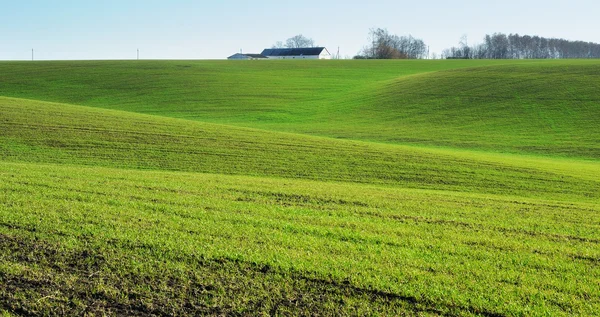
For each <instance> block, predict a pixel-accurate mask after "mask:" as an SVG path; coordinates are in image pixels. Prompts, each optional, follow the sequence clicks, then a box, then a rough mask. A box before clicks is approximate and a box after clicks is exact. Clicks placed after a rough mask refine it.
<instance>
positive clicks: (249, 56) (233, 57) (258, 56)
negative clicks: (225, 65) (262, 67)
mask: <svg viewBox="0 0 600 317" xmlns="http://www.w3.org/2000/svg"><path fill="white" fill-rule="evenodd" d="M267 58H268V57H266V56H264V55H262V54H242V53H237V54H234V55H231V56H229V57H227V59H230V60H260V59H267Z"/></svg>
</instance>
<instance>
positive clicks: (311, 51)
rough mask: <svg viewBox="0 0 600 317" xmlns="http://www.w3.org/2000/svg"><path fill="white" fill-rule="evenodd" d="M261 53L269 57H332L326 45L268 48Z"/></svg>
mask: <svg viewBox="0 0 600 317" xmlns="http://www.w3.org/2000/svg"><path fill="white" fill-rule="evenodd" d="M261 55H264V56H266V57H267V58H269V59H331V54H330V53H329V51H328V50H327V49H326V48H324V47H305V48H267V49H265V50H264V51H262V53H261Z"/></svg>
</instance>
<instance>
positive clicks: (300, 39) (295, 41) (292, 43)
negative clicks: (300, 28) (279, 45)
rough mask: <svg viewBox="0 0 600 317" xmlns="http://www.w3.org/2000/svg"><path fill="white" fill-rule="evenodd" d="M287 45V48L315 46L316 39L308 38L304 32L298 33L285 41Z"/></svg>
mask: <svg viewBox="0 0 600 317" xmlns="http://www.w3.org/2000/svg"><path fill="white" fill-rule="evenodd" d="M285 46H286V47H287V48H302V47H314V46H315V41H313V39H311V38H308V37H306V36H304V35H302V34H298V35H296V36H294V37H290V38H289V39H287V40H286V41H285Z"/></svg>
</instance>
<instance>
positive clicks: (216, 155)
mask: <svg viewBox="0 0 600 317" xmlns="http://www.w3.org/2000/svg"><path fill="white" fill-rule="evenodd" d="M598 70H600V63H598V62H596V61H400V62H393V61H330V62H324V63H321V62H316V63H315V62H312V63H307V62H292V63H290V62H274V63H271V62H266V63H265V62H257V63H255V62H249V63H245V62H241V63H240V62H218V61H110V62H108V61H107V62H92V61H90V62H35V63H16V62H2V63H0V74H2V75H1V76H0V250H1V251H0V313H1V312H2V310H5V311H6V313H7V314H11V315H12V314H15V315H28V314H34V315H35V314H49V315H52V314H55V315H56V314H68V315H85V314H92V315H95V314H108V315H182V314H188V315H193V314H196V315H198V314H205V315H224V314H225V315H248V314H264V315H289V314H291V315H307V314H311V313H314V312H317V311H318V312H321V313H322V314H324V315H339V314H343V315H401V314H405V315H453V316H517V315H540V316H541V315H563V316H567V315H569V316H571V315H594V314H598V313H599V312H600V300H598V298H597V297H596V296H594V294H598V293H599V292H600V285H599V284H598V281H599V280H600V271H599V270H598V269H597V265H598V261H599V260H600V248H599V247H598V245H599V243H600V234H599V232H600V230H599V229H600V214H599V212H600V161H599V160H598V156H599V154H600V151H599V144H598V143H599V138H598V136H599V135H598V131H597V129H596V127H597V126H598V124H597V123H598V120H599V119H598V118H599V116H598V114H600V113H599V112H600V103H599V102H598V101H600V95H598V91H600V90H598V88H600V87H599V86H600V77H599V75H598V74H599V72H598Z"/></svg>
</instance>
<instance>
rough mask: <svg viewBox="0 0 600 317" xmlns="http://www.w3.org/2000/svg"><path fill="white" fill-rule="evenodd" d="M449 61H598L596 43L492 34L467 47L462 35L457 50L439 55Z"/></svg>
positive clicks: (598, 46) (448, 50) (446, 51)
mask: <svg viewBox="0 0 600 317" xmlns="http://www.w3.org/2000/svg"><path fill="white" fill-rule="evenodd" d="M442 58H450V59H560V58H600V44H597V43H592V42H583V41H568V40H565V39H556V38H545V37H540V36H530V35H519V34H509V35H506V34H503V33H494V34H492V35H486V36H485V37H484V41H483V43H481V44H478V45H473V46H469V45H467V41H466V37H465V36H463V38H462V39H461V41H460V43H459V46H458V47H451V48H449V49H446V50H444V51H443V53H442Z"/></svg>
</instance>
